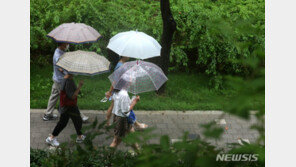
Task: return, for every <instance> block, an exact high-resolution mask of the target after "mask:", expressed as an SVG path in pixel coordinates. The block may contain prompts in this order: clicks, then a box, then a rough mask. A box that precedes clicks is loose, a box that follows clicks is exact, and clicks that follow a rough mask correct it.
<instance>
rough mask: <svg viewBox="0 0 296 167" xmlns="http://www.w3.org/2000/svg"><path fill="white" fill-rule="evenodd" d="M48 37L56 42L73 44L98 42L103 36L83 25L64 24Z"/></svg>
mask: <svg viewBox="0 0 296 167" xmlns="http://www.w3.org/2000/svg"><path fill="white" fill-rule="evenodd" d="M47 36H48V37H50V38H52V39H54V40H55V41H56V42H67V43H73V44H82V43H91V42H97V41H98V39H99V38H100V37H101V35H100V34H99V33H98V31H97V30H95V29H94V28H92V27H91V26H88V25H86V24H83V23H64V24H61V25H60V26H58V27H57V28H55V29H54V30H52V31H51V32H50V33H49V34H47Z"/></svg>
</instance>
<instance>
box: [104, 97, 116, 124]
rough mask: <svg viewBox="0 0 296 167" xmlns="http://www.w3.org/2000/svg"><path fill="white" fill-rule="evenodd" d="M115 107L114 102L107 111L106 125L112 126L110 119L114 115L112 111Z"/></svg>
mask: <svg viewBox="0 0 296 167" xmlns="http://www.w3.org/2000/svg"><path fill="white" fill-rule="evenodd" d="M113 106H114V101H113V100H112V102H111V105H110V107H109V108H108V110H107V114H106V120H107V122H106V125H107V126H109V125H110V118H111V115H112V110H113Z"/></svg>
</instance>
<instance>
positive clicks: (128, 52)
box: [107, 31, 161, 59]
mask: <svg viewBox="0 0 296 167" xmlns="http://www.w3.org/2000/svg"><path fill="white" fill-rule="evenodd" d="M107 48H109V49H111V50H112V51H114V52H115V53H117V54H118V55H120V56H125V57H132V58H137V59H148V58H151V57H156V56H160V49H161V46H160V45H159V43H158V42H157V41H156V40H155V39H154V38H153V37H151V36H149V35H147V34H145V33H143V32H138V31H127V32H122V33H118V34H117V35H115V36H114V37H112V38H111V39H110V41H109V44H108V46H107Z"/></svg>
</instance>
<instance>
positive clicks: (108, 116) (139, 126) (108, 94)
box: [106, 56, 148, 129]
mask: <svg viewBox="0 0 296 167" xmlns="http://www.w3.org/2000/svg"><path fill="white" fill-rule="evenodd" d="M128 60H129V57H124V56H121V58H120V60H119V61H118V63H117V65H116V66H115V68H114V71H115V70H117V69H118V68H119V67H121V66H122V65H123V64H124V63H125V62H127V61H128ZM113 89H114V88H113V86H112V85H111V87H110V90H109V91H108V92H106V97H107V99H109V100H110V101H111V105H110V107H109V108H108V110H107V114H106V120H107V123H106V125H107V126H109V125H110V119H111V115H112V113H113V112H112V110H113V106H114V101H113V99H112V97H113V96H112V94H113ZM132 114H133V116H134V120H133V122H130V123H131V124H133V125H135V127H136V128H137V129H145V128H147V127H148V125H146V124H144V123H139V122H138V121H137V120H136V116H135V115H134V113H133V112H132Z"/></svg>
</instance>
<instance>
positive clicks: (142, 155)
mask: <svg viewBox="0 0 296 167" xmlns="http://www.w3.org/2000/svg"><path fill="white" fill-rule="evenodd" d="M104 125H105V122H102V123H100V124H99V125H98V121H97V120H95V121H94V122H93V123H92V124H91V125H89V126H88V127H85V128H84V131H85V133H86V134H87V138H86V141H85V142H84V143H83V144H82V145H79V144H75V142H74V141H75V135H73V136H72V139H73V141H71V142H69V143H63V144H61V146H60V148H58V149H56V150H54V151H42V150H35V149H31V166H38V165H39V166H42V167H43V166H44V167H47V166H59V167H72V166H78V167H80V166H81V167H82V166H93V167H101V166H102V167H103V166H104V167H105V166H121V167H132V166H137V167H155V166H168V167H170V166H176V167H195V166H201V167H203V166H223V167H224V166H225V167H226V166H242V167H250V166H264V147H262V146H260V145H258V144H251V145H245V146H242V147H234V148H233V149H231V150H223V149H220V148H216V147H215V146H213V145H211V144H209V143H208V142H206V141H203V140H201V139H195V140H189V139H188V138H187V133H185V134H184V136H183V140H182V141H180V142H176V143H171V142H170V138H169V137H168V136H166V135H164V136H161V137H160V138H159V143H158V144H150V143H149V142H148V141H149V140H150V139H152V138H154V137H155V135H153V134H151V131H152V130H153V129H147V130H145V131H139V132H135V133H131V134H129V135H128V136H126V137H125V138H124V140H123V141H124V143H125V144H126V146H130V145H131V144H133V143H138V144H139V145H140V146H141V150H140V151H138V152H137V153H131V152H130V151H121V150H114V149H112V148H109V147H104V146H100V147H98V146H96V144H94V143H93V141H92V140H93V139H94V138H95V137H96V136H99V135H102V134H104V133H106V132H108V131H109V130H110V129H111V128H112V127H111V128H110V127H107V128H106V127H105V126H104ZM205 129H206V131H207V128H205ZM215 138H217V137H215ZM218 153H237V154H241V153H249V154H251V153H256V154H259V157H260V158H259V160H258V161H256V162H243V161H239V162H220V161H216V156H217V154H218Z"/></svg>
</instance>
